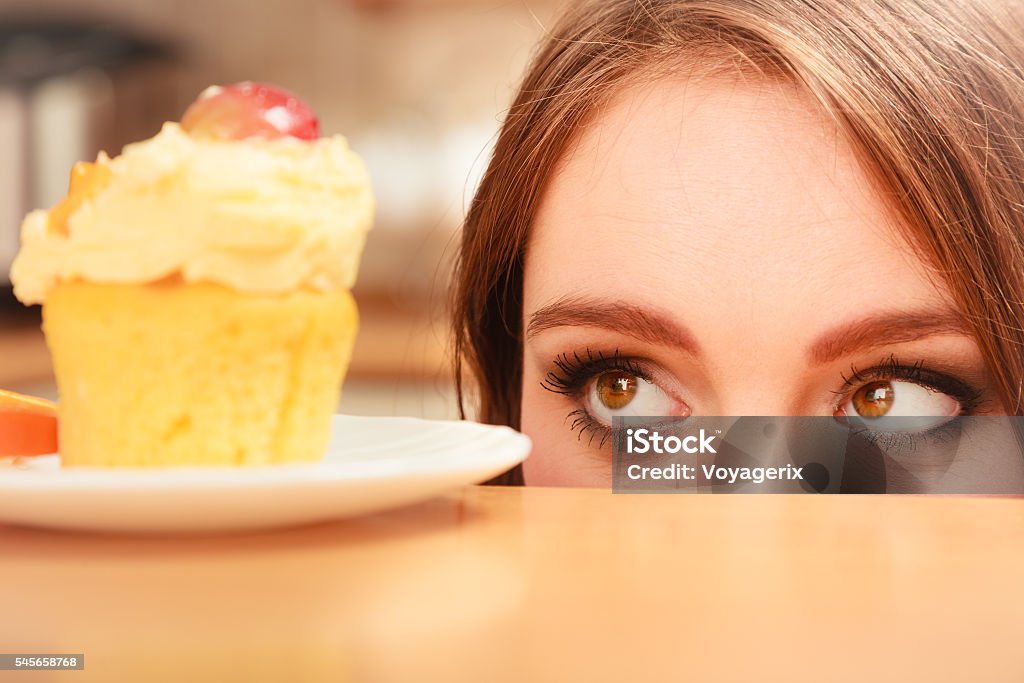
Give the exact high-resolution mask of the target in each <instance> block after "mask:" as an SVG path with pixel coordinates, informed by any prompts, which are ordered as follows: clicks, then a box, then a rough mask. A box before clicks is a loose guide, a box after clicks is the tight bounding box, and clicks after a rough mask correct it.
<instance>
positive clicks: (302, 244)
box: [11, 123, 374, 304]
mask: <svg viewBox="0 0 1024 683" xmlns="http://www.w3.org/2000/svg"><path fill="white" fill-rule="evenodd" d="M373 207H374V205H373V196H372V191H371V188H370V182H369V176H368V174H367V171H366V167H365V165H364V164H363V162H362V161H361V160H360V159H359V157H357V156H356V155H355V154H354V153H353V152H352V151H351V150H350V149H349V147H348V144H347V142H346V141H345V139H344V138H342V137H340V136H333V137H325V138H320V139H317V140H309V141H307V140H299V139H296V138H292V137H287V136H286V137H280V138H275V139H247V140H240V141H231V140H212V139H194V138H193V137H191V136H190V135H188V134H187V133H186V132H185V131H183V130H182V129H181V127H180V126H179V125H178V124H176V123H167V124H164V127H163V129H162V130H161V131H160V133H158V134H157V135H156V136H154V137H153V138H151V139H149V140H145V141H143V142H138V143H135V144H131V145H128V146H127V147H125V149H124V151H123V153H122V154H121V155H120V156H118V157H116V158H114V159H109V158H107V157H106V156H105V155H103V154H101V155H100V156H99V158H98V159H97V160H96V162H95V163H93V164H83V165H79V166H78V167H76V169H75V171H74V172H73V174H72V183H71V189H70V191H69V193H68V196H67V198H66V199H65V200H63V201H62V202H61V203H60V204H58V205H57V206H55V207H53V208H52V209H50V210H48V211H47V210H37V211H33V212H32V213H30V214H29V215H28V216H27V217H26V218H25V220H24V222H23V223H22V227H21V251H20V252H19V253H18V255H17V257H16V258H15V261H14V264H13V266H12V268H11V281H12V283H13V284H14V291H15V294H16V295H17V297H18V299H20V300H21V301H22V302H23V303H26V304H32V303H42V302H44V301H45V299H46V295H47V293H48V292H49V290H50V288H51V287H53V286H54V285H55V284H57V283H58V282H64V281H75V280H86V281H90V282H102V283H126V284H142V283H150V282H156V281H159V280H163V279H165V278H169V277H170V278H173V277H179V278H180V279H181V280H183V281H185V282H215V283H219V284H223V285H226V286H228V287H232V288H234V289H236V290H238V291H241V292H246V293H252V294H275V293H282V292H287V291H292V290H295V289H300V288H311V289H314V290H330V289H335V288H350V287H351V286H352V285H353V283H354V282H355V278H356V273H357V271H358V268H359V259H360V256H361V254H362V248H363V244H364V242H365V239H366V233H367V231H368V230H369V229H370V226H371V223H372V220H373Z"/></svg>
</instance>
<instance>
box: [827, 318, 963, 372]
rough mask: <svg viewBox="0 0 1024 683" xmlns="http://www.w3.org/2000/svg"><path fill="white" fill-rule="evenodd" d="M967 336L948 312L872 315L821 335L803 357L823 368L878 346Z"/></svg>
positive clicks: (957, 320) (961, 319) (958, 319)
mask: <svg viewBox="0 0 1024 683" xmlns="http://www.w3.org/2000/svg"><path fill="white" fill-rule="evenodd" d="M969 333H970V329H969V328H968V326H967V323H966V321H965V320H964V319H963V317H962V316H960V315H959V314H957V313H956V312H955V311H952V310H920V311H891V312H886V313H876V314H873V315H870V316H867V317H865V318H861V319H860V320H854V321H852V322H848V323H843V324H842V325H838V326H836V327H834V328H832V329H831V330H829V331H828V332H826V333H824V334H822V335H821V336H820V337H818V338H817V339H816V340H815V341H814V343H813V344H811V345H810V347H808V349H807V357H808V360H810V362H811V363H812V364H814V365H824V364H825V363H831V362H834V361H836V360H839V359H840V358H843V357H845V356H850V355H853V354H854V353H857V352H858V351H866V350H869V349H872V348H877V347H879V346H888V345H890V344H906V343H908V342H913V341H918V340H920V339H924V338H926V337H932V336H937V335H942V334H958V335H968V334H969Z"/></svg>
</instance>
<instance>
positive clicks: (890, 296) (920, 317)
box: [521, 79, 1002, 486]
mask: <svg viewBox="0 0 1024 683" xmlns="http://www.w3.org/2000/svg"><path fill="white" fill-rule="evenodd" d="M896 221H897V218H896V216H895V214H894V213H893V211H892V210H891V208H890V207H889V206H887V204H886V203H885V202H884V201H883V199H882V198H881V197H879V196H878V195H877V194H876V192H875V191H874V189H873V187H872V184H871V183H870V181H869V179H868V177H867V176H866V175H865V173H864V172H863V171H862V170H861V169H860V168H859V167H858V164H857V161H856V159H855V157H854V154H853V152H852V150H851V149H850V147H849V146H848V145H847V144H846V143H845V142H843V140H842V139H841V138H840V137H839V135H838V134H837V130H836V128H835V126H834V125H833V124H832V123H830V122H829V121H828V120H826V118H825V117H824V115H822V114H821V113H819V112H818V111H817V110H816V109H815V108H814V107H813V106H812V105H811V104H810V103H809V102H808V100H807V99H805V98H804V97H803V96H801V95H800V94H799V93H797V92H796V91H794V90H791V89H788V88H787V87H785V86H782V85H780V84H777V83H776V84H773V83H768V82H761V81H758V80H757V79H747V80H743V79H736V80H726V79H700V80H686V81H667V80H666V81H661V82H656V83H653V84H649V85H646V86H643V87H636V88H633V89H631V90H628V91H625V92H623V93H622V94H621V95H620V96H619V97H618V98H617V99H615V100H614V101H613V102H612V103H611V104H610V105H609V106H608V107H607V108H606V109H605V110H604V111H603V112H602V114H601V115H600V116H599V117H597V119H596V120H595V121H593V122H592V123H591V124H590V125H589V126H588V128H587V129H586V131H585V132H584V134H583V135H582V136H581V137H580V139H579V140H578V141H577V142H576V143H575V144H573V145H572V146H571V147H570V149H569V150H568V152H567V154H566V156H565V158H564V159H563V160H562V163H561V164H560V165H559V167H558V168H557V170H556V173H555V174H554V177H553V179H552V180H551V182H550V184H549V186H548V188H547V190H546V194H545V196H544V200H543V202H542V205H541V207H540V211H539V214H538V216H537V218H536V222H535V224H534V226H533V228H532V234H531V237H530V242H529V244H528V247H527V255H526V262H525V280H524V305H523V315H524V319H523V323H524V330H526V333H525V339H524V359H523V361H524V365H523V393H522V425H521V426H522V430H523V431H524V432H525V433H526V434H528V435H529V436H530V437H531V438H532V439H533V440H534V452H533V454H532V455H531V457H530V458H529V459H528V460H527V461H526V463H525V465H524V468H525V469H524V474H525V478H526V483H527V484H542V485H544V484H547V485H572V486H601V485H608V484H609V483H610V480H611V447H610V443H609V439H608V436H609V434H610V432H609V428H610V425H611V418H612V417H613V416H616V415H720V416H743V415H825V416H829V415H835V416H840V415H843V414H847V415H857V414H860V415H865V416H877V415H882V414H886V415H890V416H897V415H930V416H942V415H955V414H992V413H1000V412H1002V409H1001V407H1000V406H999V403H998V400H997V398H996V397H995V395H994V393H993V392H994V390H993V388H992V385H991V380H990V378H989V377H988V375H987V373H986V370H985V367H984V364H983V360H982V357H981V355H980V353H979V350H978V348H977V345H976V344H975V342H974V341H973V340H972V339H971V337H970V336H969V335H968V333H967V332H966V330H965V329H964V327H963V324H962V322H961V320H960V317H959V316H958V314H957V311H956V309H955V308H954V307H953V304H952V299H951V296H950V294H949V292H948V291H947V290H946V289H945V287H944V286H943V285H941V284H940V283H938V282H937V280H936V279H935V278H930V277H929V275H928V272H927V270H926V268H925V266H924V264H923V263H922V262H921V260H920V259H919V258H918V257H917V256H916V255H915V254H914V253H913V251H912V250H911V249H910V248H908V247H907V246H906V245H905V244H904V242H903V241H902V240H901V239H900V237H899V236H898V231H897V227H896V226H897V223H896Z"/></svg>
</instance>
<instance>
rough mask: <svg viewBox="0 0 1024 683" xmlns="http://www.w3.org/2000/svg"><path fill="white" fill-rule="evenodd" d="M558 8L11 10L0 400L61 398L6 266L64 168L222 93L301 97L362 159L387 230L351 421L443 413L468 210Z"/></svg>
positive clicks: (1, 121) (274, 1)
mask: <svg viewBox="0 0 1024 683" xmlns="http://www.w3.org/2000/svg"><path fill="white" fill-rule="evenodd" d="M557 4H558V0H505V1H502V0H176V2H161V1H159V0H0V387H2V388H6V389H13V390H15V391H23V392H26V393H35V394H38V395H44V396H49V397H54V396H55V395H56V389H55V387H54V386H53V378H52V372H51V369H50V361H49V357H48V354H47V351H46V347H45V344H44V343H43V338H42V334H41V333H40V331H39V310H38V307H34V308H32V309H27V308H24V307H22V306H20V305H19V304H17V303H16V302H15V301H14V299H13V296H12V295H11V291H10V284H9V282H8V280H7V270H8V268H9V267H10V262H11V259H12V258H13V256H14V253H15V252H16V250H17V247H18V244H17V239H18V238H17V235H18V227H19V224H20V221H21V218H22V217H23V216H24V214H25V213H27V212H28V211H29V210H30V209H32V208H35V207H49V206H52V205H53V204H54V203H56V202H57V201H58V200H59V199H60V198H61V197H62V196H63V195H64V193H65V191H66V188H67V180H68V171H69V170H70V168H71V165H72V164H73V163H74V162H75V161H78V160H82V159H86V160H91V159H93V158H94V157H95V155H96V153H97V152H98V151H99V150H101V149H102V150H107V151H109V152H111V153H112V154H113V153H115V152H117V151H119V150H120V148H121V147H122V146H123V145H124V144H125V143H128V142H131V141H134V140H139V139H143V138H147V137H150V136H152V135H153V134H155V133H156V132H157V130H159V127H160V124H161V123H162V122H163V121H165V120H176V119H177V118H178V117H179V116H180V114H181V112H182V111H184V109H185V107H186V106H187V105H188V103H189V102H190V101H191V100H192V99H193V98H194V97H195V95H196V94H198V93H199V92H200V91H201V90H202V89H203V88H204V87H206V86H207V85H209V84H211V83H225V82H233V81H241V80H260V81H267V82H271V83H275V84H278V85H281V86H283V87H285V88H288V89H289V90H292V91H294V92H295V93H297V94H298V95H299V96H301V97H302V98H303V99H305V100H306V101H307V102H309V103H310V104H311V105H312V106H313V108H314V109H315V110H316V111H317V112H318V114H319V116H320V122H321V130H322V131H323V132H324V133H325V134H330V133H343V134H344V135H346V136H347V137H348V138H349V140H350V143H351V145H352V147H353V148H354V149H355V150H356V151H357V152H358V153H359V154H361V155H362V156H363V158H364V159H365V160H366V161H367V163H368V165H369V167H370V171H371V173H372V176H373V179H374V186H375V192H376V195H377V199H378V207H379V208H378V215H377V221H376V224H375V227H374V230H373V232H372V233H371V235H370V238H369V241H368V244H367V248H366V252H365V256H364V259H363V266H362V270H361V272H360V276H359V283H358V285H357V288H356V298H357V300H358V302H359V305H360V312H361V323H362V324H361V330H360V336H359V340H358V342H357V345H356V349H355V353H354V357H353V362H352V368H351V370H350V373H349V377H348V379H347V381H346V384H345V391H344V395H343V397H342V402H341V410H342V411H344V412H348V413H352V414H367V415H392V414H397V415H419V416H425V417H434V418H441V417H452V416H455V415H456V414H457V408H456V405H455V401H454V393H453V390H452V383H451V378H450V372H449V367H450V360H449V356H448V352H449V342H448V336H447V321H446V317H445V306H446V297H447V291H448V282H449V277H448V273H449V269H450V261H451V256H452V254H453V250H454V248H455V245H456V238H457V235H458V229H459V225H460V222H461V220H462V216H463V211H464V208H465V206H466V205H467V203H468V201H469V199H470V197H471V196H472V191H473V188H474V186H475V183H476V181H477V178H478V177H479V174H480V173H481V172H482V169H483V165H484V164H485V162H486V159H487V155H488V152H489V149H490V145H491V143H492V141H493V136H494V134H495V132H496V131H497V127H498V123H499V121H500V119H501V116H502V113H503V111H504V109H505V108H506V107H507V105H508V103H509V101H510V99H511V96H512V92H513V88H514V87H515V84H516V82H517V80H518V78H519V77H520V75H521V74H522V71H523V69H524V67H525V65H526V62H527V60H528V58H529V56H530V53H531V50H532V49H533V45H534V43H535V42H536V40H537V39H538V38H539V37H540V36H541V34H542V33H543V30H544V27H545V26H546V25H548V22H549V20H550V18H551V16H552V15H553V13H554V11H555V10H556V9H557Z"/></svg>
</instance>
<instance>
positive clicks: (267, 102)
mask: <svg viewBox="0 0 1024 683" xmlns="http://www.w3.org/2000/svg"><path fill="white" fill-rule="evenodd" d="M181 127H182V128H184V129H185V130H186V131H188V132H189V134H191V135H193V136H196V137H204V138H214V139H217V140H244V139H245V138H280V137H284V136H286V135H290V136H291V137H293V138H299V139H300V140H315V139H317V138H318V137H320V124H319V122H318V121H317V118H316V114H314V113H313V110H312V109H310V107H309V105H307V104H306V103H305V102H303V101H302V100H300V99H299V98H298V97H296V96H295V95H293V94H292V93H290V92H288V91H287V90H282V89H281V88H277V87H274V86H272V85H267V84H266V83H255V82H253V81H243V82H242V83H235V84H233V85H225V86H218V85H214V86H210V87H209V88H207V89H206V90H204V91H203V92H202V94H200V95H199V97H198V98H197V99H196V101H195V102H193V103H192V104H191V105H190V106H189V108H188V109H187V110H185V115H184V116H182V117H181Z"/></svg>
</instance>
